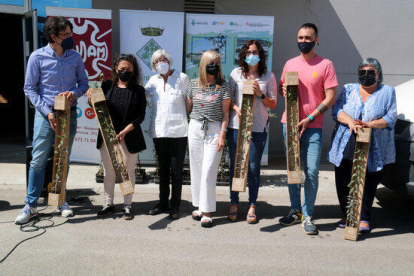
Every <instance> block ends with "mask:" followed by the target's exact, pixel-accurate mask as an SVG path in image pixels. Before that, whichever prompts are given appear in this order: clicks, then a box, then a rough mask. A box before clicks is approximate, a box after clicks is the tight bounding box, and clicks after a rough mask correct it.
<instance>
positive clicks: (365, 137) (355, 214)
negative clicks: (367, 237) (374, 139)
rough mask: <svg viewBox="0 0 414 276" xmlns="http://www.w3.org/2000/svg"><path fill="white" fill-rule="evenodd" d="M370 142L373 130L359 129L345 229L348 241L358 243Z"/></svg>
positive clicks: (349, 185)
mask: <svg viewBox="0 0 414 276" xmlns="http://www.w3.org/2000/svg"><path fill="white" fill-rule="evenodd" d="M370 141H371V129H370V128H361V129H358V133H357V137H356V145H355V154H354V161H353V165H352V174H351V182H350V183H349V184H348V187H349V196H348V206H347V211H346V227H345V239H346V240H351V241H356V240H357V238H358V232H359V222H360V218H361V209H362V198H363V196H364V187H365V176H366V172H367V163H368V154H369V146H370Z"/></svg>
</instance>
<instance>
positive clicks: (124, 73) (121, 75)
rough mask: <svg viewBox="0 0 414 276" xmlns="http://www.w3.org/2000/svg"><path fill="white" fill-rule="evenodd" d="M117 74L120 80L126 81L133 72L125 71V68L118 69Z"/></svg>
mask: <svg viewBox="0 0 414 276" xmlns="http://www.w3.org/2000/svg"><path fill="white" fill-rule="evenodd" d="M117 75H118V78H119V79H120V80H121V81H123V82H127V81H129V80H130V79H131V78H132V76H133V75H134V72H130V71H125V70H118V73H117Z"/></svg>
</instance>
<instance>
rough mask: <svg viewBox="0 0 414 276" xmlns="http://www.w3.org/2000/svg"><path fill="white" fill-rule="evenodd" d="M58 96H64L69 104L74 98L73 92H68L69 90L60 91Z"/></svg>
mask: <svg viewBox="0 0 414 276" xmlns="http://www.w3.org/2000/svg"><path fill="white" fill-rule="evenodd" d="M58 96H64V97H66V99H68V102H69V104H72V102H73V100H75V94H74V93H73V92H70V91H66V92H63V93H60V94H59V95H58Z"/></svg>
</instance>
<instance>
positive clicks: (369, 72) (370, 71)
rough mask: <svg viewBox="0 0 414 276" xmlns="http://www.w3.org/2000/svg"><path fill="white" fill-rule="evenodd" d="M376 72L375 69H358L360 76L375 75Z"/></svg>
mask: <svg viewBox="0 0 414 276" xmlns="http://www.w3.org/2000/svg"><path fill="white" fill-rule="evenodd" d="M376 73H377V71H376V70H374V69H362V70H359V72H358V75H360V76H375V74H376Z"/></svg>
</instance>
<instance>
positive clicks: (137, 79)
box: [111, 54, 141, 88]
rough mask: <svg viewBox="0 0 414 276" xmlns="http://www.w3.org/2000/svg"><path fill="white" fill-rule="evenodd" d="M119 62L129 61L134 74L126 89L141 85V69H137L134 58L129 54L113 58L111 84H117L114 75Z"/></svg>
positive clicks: (116, 77) (116, 75)
mask: <svg viewBox="0 0 414 276" xmlns="http://www.w3.org/2000/svg"><path fill="white" fill-rule="evenodd" d="M121 61H129V62H130V63H131V64H132V67H133V69H134V74H133V75H132V78H131V80H130V81H129V82H128V87H129V88H134V87H137V86H139V85H140V83H141V69H140V68H139V65H138V61H137V59H136V58H135V56H133V55H131V54H119V55H116V56H115V58H114V62H113V65H112V71H111V73H112V74H111V80H112V82H113V83H114V84H117V83H118V74H117V73H116V69H117V68H118V65H119V63H120V62H121Z"/></svg>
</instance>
